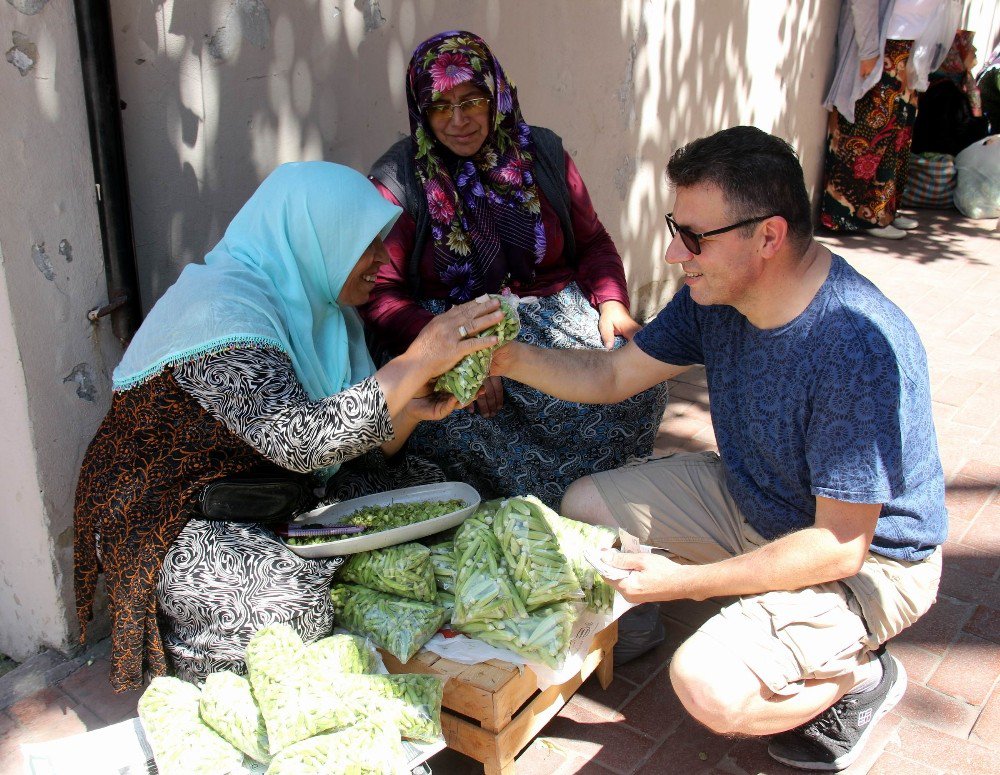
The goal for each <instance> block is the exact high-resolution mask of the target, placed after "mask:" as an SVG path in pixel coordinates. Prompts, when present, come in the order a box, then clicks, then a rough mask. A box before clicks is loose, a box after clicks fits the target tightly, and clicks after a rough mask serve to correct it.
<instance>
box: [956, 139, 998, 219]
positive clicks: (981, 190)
mask: <svg viewBox="0 0 1000 775" xmlns="http://www.w3.org/2000/svg"><path fill="white" fill-rule="evenodd" d="M955 169H956V170H957V172H958V185H957V186H956V187H955V207H957V208H958V209H959V210H960V211H961V212H962V214H963V215H965V216H966V217H968V218H997V217H1000V135H991V136H990V137H987V138H985V139H983V140H978V141H976V142H974V143H973V144H972V145H970V146H969V147H968V148H966V149H965V150H964V151H962V152H961V153H959V154H958V156H956V157H955Z"/></svg>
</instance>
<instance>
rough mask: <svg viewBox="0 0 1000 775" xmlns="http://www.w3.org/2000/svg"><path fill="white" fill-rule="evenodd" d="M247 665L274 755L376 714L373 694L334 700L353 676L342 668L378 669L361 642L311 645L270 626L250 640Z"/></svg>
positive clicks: (338, 638) (328, 641)
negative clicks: (347, 680) (373, 713)
mask: <svg viewBox="0 0 1000 775" xmlns="http://www.w3.org/2000/svg"><path fill="white" fill-rule="evenodd" d="M366 652H367V656H366V655H365V653H366ZM245 660H246V663H247V671H248V674H249V680H250V686H251V687H252V689H253V694H254V697H255V698H256V700H257V705H258V707H259V709H260V714H261V716H262V717H263V719H264V726H265V728H266V729H267V740H268V752H269V753H270V754H271V755H274V754H277V753H278V752H279V751H281V750H283V749H284V748H287V747H288V746H290V745H293V744H294V743H297V742H299V741H300V740H305V739H306V738H307V737H311V736H312V735H315V734H318V733H320V732H325V731H327V730H331V729H343V728H345V727H349V726H351V725H352V724H356V723H358V722H360V721H364V719H365V718H366V714H367V713H368V712H369V711H371V710H373V709H374V705H373V703H372V702H371V700H372V699H373V696H372V695H371V693H370V692H369V693H367V694H365V695H363V696H361V697H350V696H345V694H344V692H340V693H339V694H338V695H337V696H335V695H334V688H335V687H337V686H338V684H339V683H340V681H341V680H342V679H344V678H346V677H349V676H351V675H353V673H351V672H347V671H345V670H344V668H346V669H347V670H351V669H358V668H360V667H363V666H368V665H373V664H374V656H373V655H372V654H371V652H370V651H368V649H367V646H366V645H365V644H364V643H363V642H361V641H358V640H357V639H354V638H350V637H349V636H348V638H347V639H345V638H344V637H343V636H336V635H334V636H331V637H330V638H324V639H323V640H321V641H317V642H316V643H313V644H310V645H308V646H307V645H306V644H304V643H303V642H302V639H301V638H300V637H299V635H298V633H296V632H295V630H293V629H292V628H291V627H289V626H288V625H285V624H272V625H269V626H268V627H265V628H263V629H262V630H260V631H259V632H258V633H257V634H256V635H254V637H253V638H251V639H250V642H249V643H248V644H247V648H246V652H245Z"/></svg>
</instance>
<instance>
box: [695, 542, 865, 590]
mask: <svg viewBox="0 0 1000 775" xmlns="http://www.w3.org/2000/svg"><path fill="white" fill-rule="evenodd" d="M867 553H868V547H867V545H865V546H863V547H862V546H861V545H860V543H858V542H857V541H856V542H852V543H847V544H844V543H841V542H840V541H839V540H838V539H837V538H836V536H834V534H833V533H831V532H830V531H828V530H824V529H822V528H816V527H810V528H806V529H804V530H799V531H797V532H795V533H791V534H789V535H786V536H784V537H782V538H779V539H777V540H776V541H772V542H770V543H768V544H765V545H764V546H762V547H760V548H758V549H755V550H753V551H752V552H747V553H746V554H742V555H738V556H736V557H732V558H730V559H728V560H722V561H720V562H716V563H710V564H708V565H686V566H683V568H684V576H685V578H684V582H685V586H686V590H683V591H682V594H681V595H679V597H690V598H692V599H695V600H704V599H706V598H709V597H722V596H729V595H753V594H760V593H763V592H773V591H780V590H789V591H791V590H795V589H802V588H803V587H808V586H812V585H813V584H823V583H826V582H829V581H838V580H840V579H843V578H847V577H848V576H852V575H854V574H855V573H857V571H858V569H859V568H860V566H861V563H862V562H863V560H864V557H865V556H867Z"/></svg>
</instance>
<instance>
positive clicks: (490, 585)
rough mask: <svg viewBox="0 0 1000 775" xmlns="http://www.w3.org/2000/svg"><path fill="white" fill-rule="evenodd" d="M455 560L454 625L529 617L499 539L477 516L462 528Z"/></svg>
mask: <svg viewBox="0 0 1000 775" xmlns="http://www.w3.org/2000/svg"><path fill="white" fill-rule="evenodd" d="M484 517H485V518H486V519H489V518H490V517H489V516H488V515H484ZM455 557H456V560H455V610H454V611H453V612H452V615H451V620H452V623H453V624H456V625H462V624H467V623H469V622H481V621H496V620H499V619H508V618H511V617H518V616H525V615H526V614H527V610H526V609H525V606H524V603H523V602H522V599H521V594H520V592H518V590H517V589H516V588H515V586H514V584H513V583H512V582H511V578H510V575H509V574H508V570H507V565H506V563H505V562H504V557H503V553H502V552H501V551H500V545H499V544H498V543H497V539H496V536H495V535H494V534H493V530H492V529H491V528H490V526H489V525H488V524H487V523H486V522H485V521H483V519H480V518H479V517H477V516H475V515H473V516H472V517H469V518H468V519H467V520H465V522H463V523H462V525H461V527H459V529H458V532H457V533H456V534H455Z"/></svg>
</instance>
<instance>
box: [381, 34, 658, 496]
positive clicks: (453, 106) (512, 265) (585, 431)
mask: <svg viewBox="0 0 1000 775" xmlns="http://www.w3.org/2000/svg"><path fill="white" fill-rule="evenodd" d="M406 101H407V107H408V111H409V122H410V136H409V137H407V138H404V139H403V140H400V141H399V142H397V143H396V144H394V145H393V146H392V147H391V148H390V149H389V150H388V151H387V152H386V153H385V154H384V155H383V156H382V157H381V158H380V159H379V160H378V161H376V162H375V164H374V166H373V167H372V169H371V177H372V179H373V180H374V181H375V182H376V184H377V185H378V187H379V190H380V191H381V192H382V194H383V196H385V197H386V198H387V199H388V200H389V201H391V202H393V203H394V204H397V203H398V204H400V205H401V206H402V207H403V209H404V214H403V215H402V216H400V218H399V220H398V221H397V223H396V225H395V226H394V227H393V229H392V231H391V232H390V234H389V236H388V237H387V239H386V248H387V249H388V251H389V256H390V261H389V263H388V264H387V265H386V266H385V267H383V268H382V270H381V271H380V272H379V275H378V280H377V282H376V285H375V290H374V291H373V292H372V300H371V302H370V303H369V304H367V305H365V306H364V307H362V309H361V313H362V316H363V317H364V320H365V322H366V324H367V326H368V328H369V330H370V332H371V336H372V337H373V338H374V339H375V341H376V342H377V343H378V344H379V346H380V347H384V348H385V349H387V350H388V351H389V352H390V353H398V352H401V351H402V350H404V349H405V348H406V347H407V346H408V345H409V343H410V342H411V341H412V340H413V338H414V337H415V336H417V334H418V332H419V331H420V330H421V329H422V328H423V327H424V326H426V325H427V324H428V323H429V322H430V321H431V320H433V318H434V316H435V315H438V314H440V313H441V312H443V311H444V310H445V309H447V308H448V307H449V306H450V305H452V304H457V303H461V302H463V301H466V300H468V299H472V298H476V297H477V296H479V295H480V294H483V293H498V292H500V291H501V290H502V289H503V288H505V287H506V288H509V289H510V290H511V291H512V292H514V293H515V294H518V295H520V296H533V297H535V298H536V302H535V303H533V304H525V305H521V306H520V307H519V310H518V311H519V314H520V317H521V333H520V336H519V338H520V340H522V341H526V342H530V343H532V344H536V345H539V346H541V347H544V348H555V349H559V348H589V349H610V348H613V347H617V346H621V345H622V344H623V343H624V342H625V340H626V339H630V338H631V337H632V336H633V335H634V334H635V333H636V331H638V330H639V325H638V323H636V321H635V320H633V318H632V316H631V314H630V312H629V295H628V289H627V287H626V282H625V271H624V268H623V266H622V260H621V257H620V256H619V254H618V251H617V250H616V248H615V245H614V243H613V242H612V240H611V237H610V236H609V235H608V232H607V230H606V229H605V228H604V226H603V224H602V223H601V221H600V219H599V218H598V217H597V214H596V213H595V212H594V208H593V205H592V204H591V201H590V196H589V194H588V193H587V187H586V186H585V185H584V182H583V179H582V178H581V177H580V172H579V171H578V170H577V167H576V165H575V163H574V162H573V159H572V157H571V156H570V155H569V154H568V153H567V152H566V151H565V149H564V148H563V145H562V140H561V139H560V138H559V137H558V135H556V134H555V133H554V132H552V131H550V130H548V129H544V128H542V127H537V126H529V125H528V124H527V123H525V121H524V119H523V117H522V115H521V108H520V105H519V103H518V95H517V90H516V89H515V87H514V84H513V83H511V82H510V81H509V80H508V78H507V76H506V74H505V73H504V70H503V68H502V67H501V66H500V63H499V62H498V61H497V59H496V57H495V56H494V55H493V53H492V52H491V51H490V49H489V47H488V46H487V45H486V43H485V42H484V41H483V40H482V38H480V37H479V36H477V35H475V34H473V33H470V32H463V31H458V30H456V31H449V32H442V33H439V34H437V35H434V36H433V37H431V38H429V39H428V40H425V41H424V42H423V43H421V44H420V45H419V46H417V48H416V50H415V51H414V53H413V57H412V59H411V60H410V63H409V67H408V68H407V73H406ZM666 401H667V388H666V385H665V384H661V385H654V386H651V387H650V389H649V390H647V391H645V392H643V393H642V394H640V395H637V396H635V397H632V398H629V399H628V400H625V401H623V402H622V403H620V404H618V405H615V406H594V405H585V404H580V403H577V402H566V401H558V400H555V399H552V398H551V397H548V396H544V395H542V394H541V393H539V392H538V391H536V390H533V389H531V388H528V387H525V386H524V385H520V384H517V383H513V382H509V381H507V380H501V379H500V378H496V377H492V378H489V379H488V380H487V382H486V385H485V391H484V393H483V396H482V397H481V398H479V399H477V400H476V401H475V403H474V404H473V405H472V406H471V407H470V410H469V411H467V412H465V413H462V412H456V413H454V414H452V415H450V416H448V417H447V418H445V419H444V420H443V421H442V422H440V423H434V424H433V427H431V424H424V425H423V426H421V427H420V428H418V429H417V431H416V432H415V433H414V434H413V436H411V438H410V441H409V449H411V450H412V451H414V452H415V453H416V454H419V455H421V456H423V457H426V458H428V459H429V460H432V461H434V462H436V463H437V464H439V465H440V466H441V467H442V468H443V469H444V471H445V472H446V473H447V474H448V476H449V478H452V479H456V480H459V481H464V482H468V483H469V484H471V485H473V486H474V487H476V488H477V489H478V490H479V491H480V492H481V493H482V494H483V496H484V497H487V498H491V497H497V496H509V495H523V494H529V493H530V494H534V495H536V496H538V497H539V498H541V499H542V500H543V501H545V502H546V503H548V504H549V505H553V506H554V505H555V504H557V503H558V502H559V498H560V497H561V495H562V492H563V490H564V489H565V487H566V486H567V485H568V484H569V483H570V482H571V481H573V480H574V479H577V478H579V477H580V476H583V475H584V474H587V473H591V472H593V471H599V470H604V469H608V468H614V467H616V466H619V465H622V464H623V463H624V462H625V461H626V459H627V458H628V457H629V456H630V455H632V454H638V455H644V454H649V452H650V451H651V450H652V447H653V440H654V437H655V435H656V432H657V428H658V426H659V424H660V420H661V418H662V416H663V411H664V408H665V405H666Z"/></svg>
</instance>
